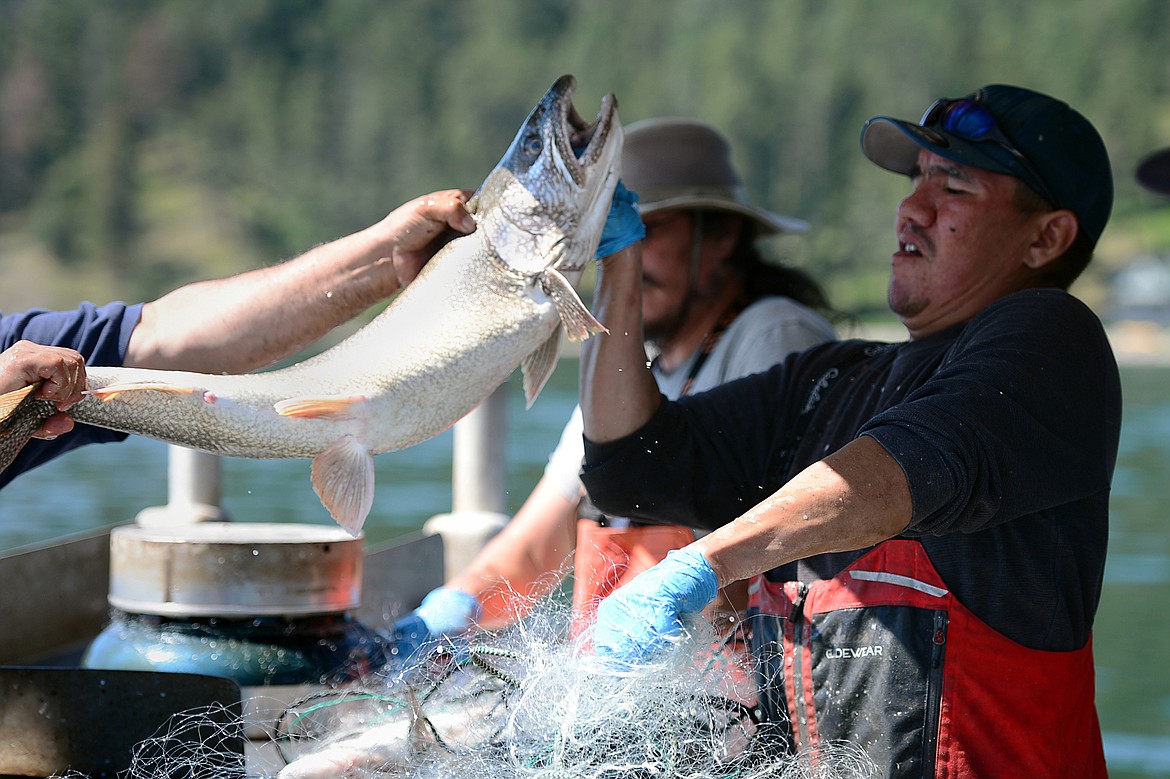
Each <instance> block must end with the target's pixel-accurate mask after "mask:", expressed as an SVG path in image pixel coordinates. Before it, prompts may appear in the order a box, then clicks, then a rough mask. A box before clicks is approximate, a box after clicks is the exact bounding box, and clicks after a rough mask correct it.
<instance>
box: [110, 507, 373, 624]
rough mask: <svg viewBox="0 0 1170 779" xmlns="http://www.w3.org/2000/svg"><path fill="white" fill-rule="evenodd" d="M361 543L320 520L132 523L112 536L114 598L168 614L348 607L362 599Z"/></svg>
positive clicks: (127, 607) (136, 609)
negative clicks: (306, 522)
mask: <svg viewBox="0 0 1170 779" xmlns="http://www.w3.org/2000/svg"><path fill="white" fill-rule="evenodd" d="M362 547H363V543H362V539H361V538H360V537H359V538H353V537H352V536H350V535H349V534H348V533H346V532H345V531H344V530H342V529H341V528H335V527H325V526H321V525H300V524H278V523H243V522H203V523H198V524H192V525H181V526H174V527H149V528H148V527H142V526H139V525H127V526H124V527H118V528H115V529H114V530H113V531H112V532H111V533H110V593H109V602H110V605H111V606H113V607H114V608H117V609H121V610H123V611H127V612H130V613H133V614H156V615H159V616H164V617H237V616H238V617H249V616H289V617H297V616H308V615H314V614H327V613H339V612H345V611H348V610H350V609H355V608H357V607H358V606H359V605H360V603H361V580H362V552H363V549H362Z"/></svg>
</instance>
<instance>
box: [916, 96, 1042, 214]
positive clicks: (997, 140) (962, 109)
mask: <svg viewBox="0 0 1170 779" xmlns="http://www.w3.org/2000/svg"><path fill="white" fill-rule="evenodd" d="M918 124H920V125H922V126H923V127H936V128H938V129H941V130H945V131H947V132H948V133H950V134H951V135H955V136H958V137H959V138H962V139H963V140H965V141H973V142H975V143H981V142H983V141H990V142H991V143H994V144H996V145H998V146H999V147H1000V148H1001V149H1003V150H1004V151H1006V152H1008V153H1009V154H1011V155H1012V156H1013V157H1015V159H1016V160H1017V161H1018V162H1019V163H1020V165H1021V166H1022V167H1023V168H1024V170H1025V171H1027V172H1028V174H1029V175H1030V176H1031V177H1032V181H1031V182H1028V183H1030V184H1032V183H1034V184H1035V185H1036V188H1037V189H1038V191H1039V192H1040V194H1041V195H1043V196H1044V199H1045V200H1047V201H1048V202H1049V203H1051V204H1052V205H1054V206H1055V205H1059V201H1058V200H1057V199H1056V197H1055V196H1054V195H1053V194H1052V190H1051V189H1049V188H1048V184H1047V183H1046V182H1045V181H1044V177H1043V176H1041V175H1040V172H1039V171H1037V170H1036V168H1035V166H1033V165H1032V163H1031V162H1029V160H1028V158H1027V157H1025V156H1024V153H1023V152H1022V151H1020V150H1019V149H1018V148H1016V145H1015V144H1014V143H1012V141H1011V139H1010V138H1008V137H1007V136H1006V135H1005V134H1004V132H1003V130H1002V129H1000V126H999V121H998V120H997V119H996V118H995V114H993V113H991V109H989V108H988V107H987V106H985V105H984V104H983V103H980V102H979V101H977V100H972V99H971V98H969V97H964V98H960V99H958V100H948V99H946V98H943V99H940V100H935V101H934V102H933V103H931V105H930V108H927V109H926V113H924V114H923V115H922V119H921V121H919V122H918Z"/></svg>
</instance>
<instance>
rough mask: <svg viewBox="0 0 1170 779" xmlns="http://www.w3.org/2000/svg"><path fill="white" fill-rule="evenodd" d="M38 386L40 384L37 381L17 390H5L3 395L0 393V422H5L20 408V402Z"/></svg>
mask: <svg viewBox="0 0 1170 779" xmlns="http://www.w3.org/2000/svg"><path fill="white" fill-rule="evenodd" d="M39 386H41V384H40V382H37V383H36V384H30V385H28V386H27V387H21V388H20V389H18V390H13V391H12V392H5V393H4V394H3V395H0V422H7V421H8V418H9V417H10V416H12V415H13V414H14V413H15V412H16V410H17V409H18V408H20V404H21V403H23V402H24V399H25V398H27V397H28V396H29V395H31V394H32V393H33V392H34V391H36V388H37V387H39Z"/></svg>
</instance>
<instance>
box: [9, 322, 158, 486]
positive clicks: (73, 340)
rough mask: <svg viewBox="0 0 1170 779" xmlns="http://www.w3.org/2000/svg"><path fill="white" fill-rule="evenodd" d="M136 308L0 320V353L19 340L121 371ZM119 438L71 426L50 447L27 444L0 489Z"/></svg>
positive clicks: (107, 432) (109, 432) (122, 435)
mask: <svg viewBox="0 0 1170 779" xmlns="http://www.w3.org/2000/svg"><path fill="white" fill-rule="evenodd" d="M141 315H142V305H141V304H136V305H129V306H128V305H126V304H125V303H107V304H106V305H104V306H95V305H94V304H92V303H83V304H81V305H80V306H78V308H77V310H76V311H45V310H39V309H36V310H32V311H26V312H24V313H20V314H7V315H4V316H0V350H2V349H7V348H8V347H9V346H11V345H12V344H14V343H16V342H17V341H20V340H26V341H32V342H33V343H39V344H44V345H46V346H65V347H68V348H70V349H76V350H77V351H78V352H80V353H81V354H82V356H84V357H85V362H86V364H87V365H121V364H122V362H123V361H124V360H125V358H126V347H127V345H128V344H129V343H130V334H131V333H132V332H133V331H134V328H135V327H136V326H137V325H138V320H139V318H140V317H141ZM125 438H126V434H125V433H118V432H114V431H112V430H104V429H102V428H98V427H92V426H90V425H77V426H76V427H75V428H74V429H73V432H71V433H68V434H67V435H63V436H61V437H60V438H58V439H56V440H55V441H41V440H36V439H34V440H32V441H30V442H29V443H28V445H27V446H26V447H25V448H24V451H22V452H21V453H20V454H19V455H17V457H16V459H15V460H14V461H13V462H12V464H11V465H10V466H8V468H6V469H5V470H4V472H3V473H0V487H3V486H4V485H5V484H7V483H8V482H10V481H12V479H13V478H15V477H16V476H19V475H20V474H22V473H24V472H25V471H28V470H31V469H32V468H35V467H36V466H38V465H41V464H43V463H46V462H48V461H49V460H51V459H53V458H54V457H58V456H60V455H62V454H64V453H65V452H68V451H69V450H71V449H76V448H77V447H79V446H82V445H84V444H91V443H104V442H107V441H122V440H124V439H125Z"/></svg>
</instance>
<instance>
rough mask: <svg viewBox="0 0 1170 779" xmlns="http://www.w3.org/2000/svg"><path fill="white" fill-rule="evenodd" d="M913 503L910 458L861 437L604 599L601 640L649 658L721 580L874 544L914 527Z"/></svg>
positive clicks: (601, 644) (632, 658)
mask: <svg viewBox="0 0 1170 779" xmlns="http://www.w3.org/2000/svg"><path fill="white" fill-rule="evenodd" d="M911 512H912V503H911V497H910V489H909V485H908V484H907V482H906V477H905V474H904V473H903V471H902V469H901V466H899V465H898V463H897V461H895V460H894V458H893V457H891V456H890V455H889V454H888V453H887V452H886V450H885V449H883V448H882V446H881V444H879V443H878V442H877V441H875V440H874V439H872V438H870V437H868V436H861V437H859V438H857V439H855V440H854V441H851V442H850V443H848V444H846V445H845V446H843V447H841V449H839V450H837V451H836V452H834V453H833V454H831V455H829V456H828V457H826V458H825V459H824V460H821V461H820V462H817V463H814V464H813V465H810V466H809V467H808V468H806V469H805V470H803V471H802V472H800V473H799V474H797V475H796V476H795V477H793V478H792V479H791V480H790V481H789V482H788V483H787V484H785V485H784V486H783V487H781V488H780V489H779V490H777V491H776V492H775V493H773V494H772V495H771V496H769V497H768V498H766V499H764V500H763V501H761V502H760V503H759V504H758V505H756V506H755V507H753V508H752V509H750V510H749V511H748V512H747V513H745V514H743V515H742V516H740V517H738V518H737V519H736V520H735V521H733V522H731V523H729V524H727V525H724V526H723V527H721V528H719V529H717V530H715V531H713V532H711V533H710V534H709V535H707V536H704V537H703V538H701V539H699V540H698V541H696V542H695V543H693V544H691V545H689V546H687V547H685V548H684V549H682V550H679V551H678V552H672V553H671V554H670V556H668V557H667V558H666V560H664V561H663V562H661V563H659V564H658V565H656V566H654V567H653V568H651V569H649V570H648V571H646V572H644V573H642V574H640V575H639V576H638V577H637V578H635V579H634V580H633V581H631V582H630V583H629V584H627V585H626V586H624V587H622V588H621V589H619V590H617V591H616V592H614V593H613V594H612V595H610V596H609V597H608V598H606V599H605V600H603V601H602V602H601V604H600V607H599V608H598V612H597V628H596V630H595V632H594V635H593V643H594V646H595V647H596V648H597V652H598V654H599V655H604V656H607V657H610V658H613V659H616V660H619V661H623V662H638V661H642V660H646V659H648V658H650V657H652V656H653V655H654V654H655V653H656V652H657V651H659V650H661V649H662V647H663V646H664V645H665V644H666V643H667V642H669V640H670V638H671V637H672V636H673V635H675V634H677V633H678V632H679V631H680V630H681V629H682V621H683V619H684V618H685V617H687V616H688V615H690V614H695V613H698V612H699V611H701V610H702V608H703V607H704V606H706V605H707V604H708V603H709V602H710V601H711V600H712V599H714V597H715V593H716V592H717V588H718V587H720V586H726V585H727V584H728V583H730V582H734V581H737V580H740V579H746V578H747V577H749V576H752V575H754V574H758V573H763V572H764V571H767V570H770V569H772V568H775V567H777V566H780V565H783V564H785V563H789V562H792V561H793V560H798V559H802V558H805V557H811V556H814V555H817V554H822V553H825V552H837V551H845V550H853V549H864V548H866V547H868V546H871V545H873V544H876V543H878V542H879V541H883V540H885V539H887V538H892V537H893V536H895V535H897V534H898V533H900V532H901V531H902V530H904V529H905V528H906V526H907V525H908V524H909V523H910V519H911Z"/></svg>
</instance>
